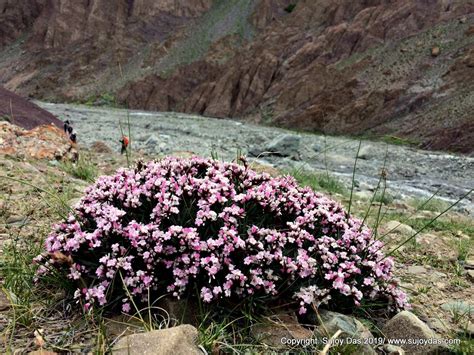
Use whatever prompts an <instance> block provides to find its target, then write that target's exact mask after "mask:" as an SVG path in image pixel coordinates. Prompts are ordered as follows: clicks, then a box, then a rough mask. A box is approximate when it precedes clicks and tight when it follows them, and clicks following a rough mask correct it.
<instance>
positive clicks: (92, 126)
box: [38, 102, 474, 215]
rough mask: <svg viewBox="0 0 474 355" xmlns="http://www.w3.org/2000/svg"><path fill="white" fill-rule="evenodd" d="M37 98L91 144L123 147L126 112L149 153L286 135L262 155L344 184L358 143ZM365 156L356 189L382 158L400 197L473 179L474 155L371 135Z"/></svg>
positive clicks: (252, 143) (258, 146)
mask: <svg viewBox="0 0 474 355" xmlns="http://www.w3.org/2000/svg"><path fill="white" fill-rule="evenodd" d="M38 104H39V105H40V106H41V107H43V108H44V109H46V110H48V111H50V112H51V113H53V114H54V115H56V116H57V117H59V118H61V119H63V120H64V119H69V120H71V121H72V122H73V124H74V126H75V128H76V130H77V131H78V138H79V142H80V143H81V144H83V145H84V146H86V147H87V146H90V145H91V144H92V143H93V142H95V141H103V142H105V143H106V144H107V145H109V146H110V147H111V148H112V149H114V150H118V149H119V143H118V141H119V137H120V128H119V122H122V126H123V128H124V130H126V131H128V127H127V115H128V117H129V120H130V129H131V137H132V147H133V149H142V150H144V151H145V152H147V153H149V154H152V155H153V154H157V155H158V154H160V155H163V154H170V153H173V152H177V151H189V152H193V153H195V154H198V155H203V156H209V155H210V154H211V153H212V152H216V153H217V154H218V156H219V157H221V158H224V159H233V158H235V156H236V154H237V152H238V151H239V150H240V151H242V153H248V152H249V151H254V152H255V151H266V150H267V148H268V146H271V145H272V144H271V142H272V140H274V139H275V138H277V137H282V135H287V137H288V135H289V136H290V138H289V140H288V141H285V142H286V143H281V142H280V143H278V142H276V143H275V144H273V146H275V145H276V146H277V148H278V149H281V151H282V152H285V151H288V154H284V155H288V156H277V155H265V154H263V155H261V156H260V157H259V158H258V160H259V161H261V162H264V163H267V164H271V165H272V166H274V167H277V168H280V169H292V168H300V167H302V168H305V169H309V170H315V171H324V170H326V168H327V170H329V171H330V172H331V173H333V174H335V175H336V176H338V177H339V178H340V179H341V180H342V181H343V182H344V183H346V184H347V185H350V181H351V178H352V171H353V165H354V158H355V155H356V152H357V147H358V144H359V141H358V140H355V139H349V138H342V137H330V136H327V137H324V136H320V135H314V134H300V133H295V132H291V131H287V130H283V129H278V128H273V127H263V126H255V125H251V124H246V123H242V122H238V121H235V120H226V119H213V118H207V117H202V116H196V115H186V114H179V113H164V112H146V111H133V110H131V111H127V110H121V109H111V108H91V107H87V106H79V105H66V104H51V103H41V102H39V103H38ZM279 144H280V146H279ZM360 156H361V159H359V160H358V163H357V171H356V182H357V190H358V191H370V190H371V189H373V187H374V186H375V185H376V184H377V182H378V180H379V176H380V172H381V170H382V168H383V166H384V161H385V170H386V172H387V177H388V178H387V182H388V189H389V193H390V194H392V195H393V196H394V197H395V198H405V197H407V196H413V197H429V196H431V195H432V194H433V193H435V192H436V191H438V190H439V192H438V196H439V198H442V199H445V200H447V201H455V200H456V199H457V198H459V197H460V196H462V195H464V194H465V193H466V192H467V191H469V190H470V189H472V188H473V187H474V182H473V176H474V158H473V157H468V156H462V155H455V154H448V153H442V152H440V153H438V152H431V151H424V150H420V149H416V148H412V147H408V146H401V145H391V144H387V143H383V142H373V141H363V142H362V147H361V151H360ZM254 159H257V158H254ZM458 209H460V210H462V211H464V212H465V213H468V214H471V215H473V214H474V194H470V195H469V196H468V198H467V199H466V200H464V201H462V202H461V203H460V204H459V208H458Z"/></svg>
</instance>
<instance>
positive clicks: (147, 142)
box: [145, 134, 160, 146]
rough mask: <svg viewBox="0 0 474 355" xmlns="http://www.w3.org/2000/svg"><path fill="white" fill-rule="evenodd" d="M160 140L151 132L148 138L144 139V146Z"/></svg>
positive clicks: (152, 144) (154, 143)
mask: <svg viewBox="0 0 474 355" xmlns="http://www.w3.org/2000/svg"><path fill="white" fill-rule="evenodd" d="M159 142H160V140H159V139H158V137H157V136H155V135H154V134H152V135H151V136H150V137H148V139H147V140H146V141H145V145H146V146H155V145H157V144H158V143H159Z"/></svg>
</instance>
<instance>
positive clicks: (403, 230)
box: [384, 221, 416, 236]
mask: <svg viewBox="0 0 474 355" xmlns="http://www.w3.org/2000/svg"><path fill="white" fill-rule="evenodd" d="M384 228H385V230H386V231H387V233H388V232H390V233H398V234H403V235H406V236H409V235H413V234H415V233H416V232H415V230H414V229H413V228H412V227H410V226H409V225H406V224H403V223H400V222H399V221H389V222H387V223H386V224H385V226H384Z"/></svg>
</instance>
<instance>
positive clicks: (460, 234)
mask: <svg viewBox="0 0 474 355" xmlns="http://www.w3.org/2000/svg"><path fill="white" fill-rule="evenodd" d="M454 236H455V237H456V238H460V239H464V240H470V239H471V238H470V237H469V236H468V235H467V234H465V233H463V232H462V231H457V232H456V234H455V235H454ZM472 262H473V263H474V260H472ZM473 268H474V265H473Z"/></svg>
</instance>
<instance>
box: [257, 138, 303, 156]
mask: <svg viewBox="0 0 474 355" xmlns="http://www.w3.org/2000/svg"><path fill="white" fill-rule="evenodd" d="M300 142H301V137H300V136H297V135H295V134H281V135H279V136H277V137H275V138H274V139H272V140H271V141H270V142H268V143H267V144H265V145H263V146H255V147H253V148H252V149H251V150H250V152H249V153H250V155H253V156H260V155H263V156H265V155H274V156H280V157H290V158H294V159H299V156H300Z"/></svg>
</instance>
